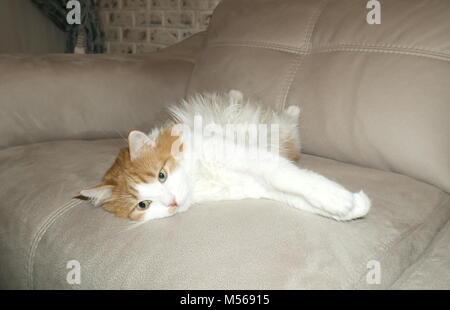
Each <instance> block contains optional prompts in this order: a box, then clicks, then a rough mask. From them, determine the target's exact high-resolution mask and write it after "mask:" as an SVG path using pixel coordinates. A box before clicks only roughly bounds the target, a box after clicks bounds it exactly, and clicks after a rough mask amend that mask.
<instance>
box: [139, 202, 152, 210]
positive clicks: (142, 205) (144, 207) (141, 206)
mask: <svg viewBox="0 0 450 310" xmlns="http://www.w3.org/2000/svg"><path fill="white" fill-rule="evenodd" d="M151 203H152V202H151V201H150V200H142V201H141V202H139V203H138V204H137V206H136V207H137V208H138V209H139V210H147V209H148V207H150V204H151Z"/></svg>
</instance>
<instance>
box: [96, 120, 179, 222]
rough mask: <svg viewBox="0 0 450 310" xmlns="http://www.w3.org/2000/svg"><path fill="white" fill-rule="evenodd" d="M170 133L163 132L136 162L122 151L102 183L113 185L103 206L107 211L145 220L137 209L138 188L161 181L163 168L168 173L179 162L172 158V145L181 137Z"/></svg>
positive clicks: (141, 151)
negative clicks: (136, 187) (110, 193)
mask: <svg viewBox="0 0 450 310" xmlns="http://www.w3.org/2000/svg"><path fill="white" fill-rule="evenodd" d="M171 132H172V127H167V128H164V129H162V130H161V131H160V133H159V135H158V137H157V138H156V140H155V145H154V146H150V145H144V146H143V147H142V148H141V149H140V150H139V155H138V156H137V157H136V158H135V159H134V160H131V157H130V151H129V148H124V149H122V150H121V151H120V152H119V155H118V156H117V158H116V160H115V162H114V164H113V165H112V167H111V168H110V169H109V170H108V171H107V172H106V174H105V176H104V178H103V182H102V185H112V186H113V189H112V195H111V196H110V197H109V198H108V199H107V200H105V201H104V203H103V205H102V206H103V208H104V209H105V210H107V211H109V212H113V213H115V215H116V216H118V217H121V218H130V219H132V220H136V221H138V220H142V219H143V216H144V211H141V210H137V209H136V206H137V204H138V203H139V197H138V196H137V194H138V193H137V191H136V189H135V185H136V184H139V183H152V182H158V179H157V176H158V174H159V171H160V170H161V169H162V168H164V169H165V170H166V171H167V172H168V173H170V172H172V171H174V170H175V169H176V168H177V166H178V164H179V163H178V162H177V161H176V160H175V158H174V157H173V155H172V144H173V143H174V142H175V141H176V140H177V139H178V136H172V135H171ZM180 151H182V147H180ZM150 208H151V206H150Z"/></svg>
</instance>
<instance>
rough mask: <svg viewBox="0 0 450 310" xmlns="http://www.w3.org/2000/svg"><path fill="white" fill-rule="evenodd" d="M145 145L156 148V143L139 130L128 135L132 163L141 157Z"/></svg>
mask: <svg viewBox="0 0 450 310" xmlns="http://www.w3.org/2000/svg"><path fill="white" fill-rule="evenodd" d="M144 145H149V146H154V145H155V141H153V140H152V139H150V138H149V137H148V136H147V135H146V134H145V133H143V132H142V131H139V130H133V131H131V132H130V133H129V134H128V148H129V150H130V158H131V161H133V160H135V159H136V158H137V157H138V156H139V153H140V152H141V149H142V147H143V146H144Z"/></svg>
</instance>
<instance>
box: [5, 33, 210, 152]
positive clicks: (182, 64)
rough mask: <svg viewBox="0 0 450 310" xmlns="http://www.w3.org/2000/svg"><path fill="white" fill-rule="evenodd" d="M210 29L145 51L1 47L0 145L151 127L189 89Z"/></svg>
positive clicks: (93, 136)
mask: <svg viewBox="0 0 450 310" xmlns="http://www.w3.org/2000/svg"><path fill="white" fill-rule="evenodd" d="M202 37H203V34H200V35H196V36H194V37H192V38H190V39H187V40H185V41H183V42H182V43H180V44H178V45H176V46H175V47H173V48H170V49H166V50H163V51H160V52H156V53H149V54H141V55H127V56H113V55H63V54H61V55H59V54H54V55H0V72H1V74H0V132H1V133H2V135H1V136H0V149H1V148H5V147H9V146H15V145H22V144H28V143H35V142H41V141H49V140H58V139H98V138H111V137H118V136H120V135H122V136H123V135H125V136H126V135H127V133H128V131H129V130H130V129H132V128H138V129H141V130H149V129H150V128H151V127H152V126H153V125H154V124H155V122H156V121H158V119H159V117H160V116H161V111H162V110H163V106H164V105H166V104H167V103H169V102H174V101H177V100H179V99H180V98H182V97H184V96H185V91H186V86H187V83H188V80H189V78H190V76H191V73H192V70H193V67H194V64H195V59H196V57H195V56H196V55H195V54H196V53H197V52H198V51H199V46H200V45H201V44H202V42H203V40H202ZM184 47H186V49H184ZM186 50H187V51H186Z"/></svg>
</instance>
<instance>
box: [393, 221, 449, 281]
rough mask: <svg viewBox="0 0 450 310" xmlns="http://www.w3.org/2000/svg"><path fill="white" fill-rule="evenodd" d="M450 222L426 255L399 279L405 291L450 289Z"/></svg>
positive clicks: (437, 236) (434, 240)
mask: <svg viewBox="0 0 450 310" xmlns="http://www.w3.org/2000/svg"><path fill="white" fill-rule="evenodd" d="M449 257H450V221H449V222H447V224H445V226H444V227H443V228H442V229H441V230H440V231H439V233H438V234H437V235H436V237H435V238H434V239H433V242H432V243H431V244H430V246H429V247H428V248H427V250H426V251H425V253H424V254H423V255H422V256H421V257H420V258H419V259H418V260H417V262H415V263H414V264H413V265H412V266H411V267H409V268H408V269H407V270H406V271H405V272H404V273H403V274H402V276H401V277H400V279H398V280H397V281H396V282H395V283H394V285H393V288H395V289H403V290H420V289H428V290H449V289H450V259H449Z"/></svg>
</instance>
